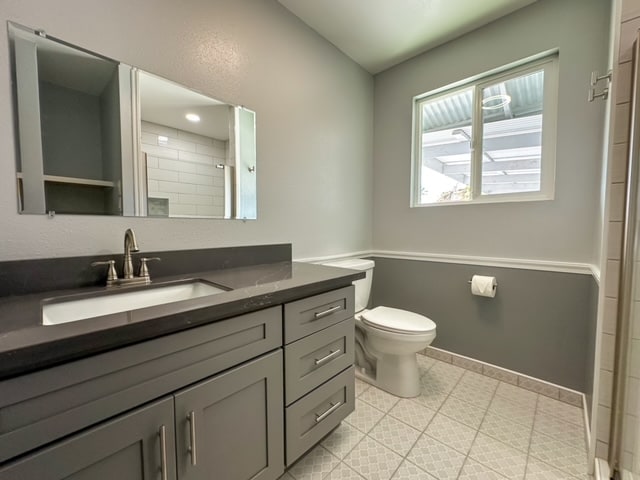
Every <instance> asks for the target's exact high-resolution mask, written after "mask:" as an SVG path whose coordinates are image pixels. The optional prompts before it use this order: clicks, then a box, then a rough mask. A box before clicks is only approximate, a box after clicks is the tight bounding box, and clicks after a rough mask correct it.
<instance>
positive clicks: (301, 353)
mask: <svg viewBox="0 0 640 480" xmlns="http://www.w3.org/2000/svg"><path fill="white" fill-rule="evenodd" d="M354 329H355V325H354V321H353V319H348V320H344V321H342V322H340V323H338V324H337V325H333V326H331V327H329V328H325V329H324V330H321V331H319V332H317V333H314V334H313V335H309V336H307V337H304V338H302V339H300V340H298V341H297V342H293V343H290V344H289V345H286V346H285V348H284V371H285V385H286V388H285V403H286V404H287V405H289V404H290V403H292V402H294V401H296V400H297V399H298V398H300V397H302V396H303V395H304V394H306V393H307V392H309V391H311V390H313V389H314V388H316V387H317V386H318V385H320V384H321V383H323V382H325V381H327V380H329V379H330V378H331V377H333V376H334V375H336V374H337V373H340V372H341V371H342V370H344V369H345V368H347V367H349V366H350V365H353V360H354V346H355V340H354Z"/></svg>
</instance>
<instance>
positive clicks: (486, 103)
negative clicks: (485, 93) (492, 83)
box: [482, 93, 511, 110]
mask: <svg viewBox="0 0 640 480" xmlns="http://www.w3.org/2000/svg"><path fill="white" fill-rule="evenodd" d="M510 103H511V95H506V94H502V93H501V94H499V95H491V96H490V97H487V98H483V99H482V109H483V110H497V109H499V108H502V107H504V106H505V105H509V104H510Z"/></svg>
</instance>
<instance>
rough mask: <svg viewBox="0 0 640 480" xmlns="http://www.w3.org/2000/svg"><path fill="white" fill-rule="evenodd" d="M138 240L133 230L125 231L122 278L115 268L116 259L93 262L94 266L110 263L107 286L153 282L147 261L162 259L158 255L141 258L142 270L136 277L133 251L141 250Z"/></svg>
mask: <svg viewBox="0 0 640 480" xmlns="http://www.w3.org/2000/svg"><path fill="white" fill-rule="evenodd" d="M139 251H140V249H139V248H138V242H137V241H136V235H135V233H133V230H131V229H130V228H127V231H126V232H124V265H123V268H122V278H118V274H117V272H116V269H115V263H116V262H115V260H107V261H104V262H93V263H92V264H91V266H92V267H97V266H100V265H108V267H109V270H108V272H107V287H115V286H123V285H140V284H143V285H146V284H149V283H151V276H150V275H149V269H148V267H147V262H150V261H152V260H160V259H159V258H158V257H152V258H141V259H140V272H139V274H138V276H137V277H136V276H135V275H134V274H133V261H132V258H131V252H139Z"/></svg>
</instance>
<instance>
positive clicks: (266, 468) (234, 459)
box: [175, 350, 284, 480]
mask: <svg viewBox="0 0 640 480" xmlns="http://www.w3.org/2000/svg"><path fill="white" fill-rule="evenodd" d="M175 408H176V437H177V440H176V441H177V450H176V452H177V463H178V477H179V478H180V480H209V479H214V478H215V479H221V480H222V479H224V480H248V479H254V480H272V479H276V478H278V477H279V476H280V475H281V474H282V473H283V471H284V452H283V448H284V438H283V436H284V434H283V430H284V429H283V424H284V420H283V400H282V351H281V350H278V351H276V352H273V353H270V354H268V355H265V356H263V357H260V358H258V359H256V360H253V361H250V362H248V363H245V364H244V365H241V366H239V367H236V368H233V369H231V370H229V371H228V372H225V373H223V374H221V375H218V376H216V377H213V378H212V379H210V380H207V381H204V382H201V383H198V384H196V385H194V386H193V387H191V388H188V389H186V390H183V391H181V392H179V393H178V394H176V396H175Z"/></svg>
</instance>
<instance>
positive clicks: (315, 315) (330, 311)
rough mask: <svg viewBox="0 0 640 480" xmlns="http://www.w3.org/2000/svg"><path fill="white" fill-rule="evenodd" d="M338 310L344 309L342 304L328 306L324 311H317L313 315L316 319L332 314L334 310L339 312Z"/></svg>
mask: <svg viewBox="0 0 640 480" xmlns="http://www.w3.org/2000/svg"><path fill="white" fill-rule="evenodd" d="M338 310H342V305H336V306H335V307H331V308H327V309H326V310H323V311H322V312H316V313H315V314H314V315H313V316H314V317H315V319H316V320H317V319H319V318H323V317H326V316H327V315H331V314H332V313H333V312H337V311H338Z"/></svg>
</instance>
